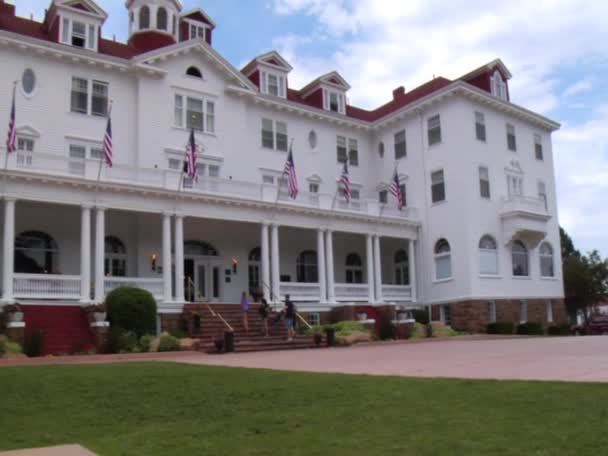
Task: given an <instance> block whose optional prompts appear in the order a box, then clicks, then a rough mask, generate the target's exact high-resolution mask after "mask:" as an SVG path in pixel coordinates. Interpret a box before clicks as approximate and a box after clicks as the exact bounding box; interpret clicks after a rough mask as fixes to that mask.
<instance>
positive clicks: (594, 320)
mask: <svg viewBox="0 0 608 456" xmlns="http://www.w3.org/2000/svg"><path fill="white" fill-rule="evenodd" d="M572 333H573V334H574V335H576V336H581V335H583V334H584V335H597V334H601V335H604V336H606V335H608V315H592V316H591V318H590V319H589V322H588V323H587V324H585V323H582V324H580V325H575V326H573V327H572Z"/></svg>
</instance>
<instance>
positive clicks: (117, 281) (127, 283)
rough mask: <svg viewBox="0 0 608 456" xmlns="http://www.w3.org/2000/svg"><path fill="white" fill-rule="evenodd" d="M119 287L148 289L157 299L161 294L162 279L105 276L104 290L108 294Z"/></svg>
mask: <svg viewBox="0 0 608 456" xmlns="http://www.w3.org/2000/svg"><path fill="white" fill-rule="evenodd" d="M120 287H135V288H143V289H144V290H148V291H149V292H150V294H152V296H154V297H155V298H157V299H160V298H162V296H163V279H153V278H146V277H106V278H105V279H104V290H105V293H106V294H108V293H110V292H111V291H112V290H115V289H116V288H120Z"/></svg>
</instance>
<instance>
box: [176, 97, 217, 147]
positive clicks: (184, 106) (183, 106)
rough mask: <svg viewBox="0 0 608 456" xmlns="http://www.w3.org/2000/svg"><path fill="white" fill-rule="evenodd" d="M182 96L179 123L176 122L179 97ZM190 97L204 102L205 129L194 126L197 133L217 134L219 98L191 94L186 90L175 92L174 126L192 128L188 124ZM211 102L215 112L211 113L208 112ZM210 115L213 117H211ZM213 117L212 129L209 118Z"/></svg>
mask: <svg viewBox="0 0 608 456" xmlns="http://www.w3.org/2000/svg"><path fill="white" fill-rule="evenodd" d="M178 97H181V100H182V101H181V118H180V123H179V124H177V123H176V122H175V120H176V114H177V98H178ZM188 98H190V99H193V100H196V101H200V102H201V103H202V109H203V110H202V112H201V118H202V123H203V129H202V130H200V129H198V128H194V130H195V131H196V132H197V133H201V134H206V135H211V136H215V135H216V132H217V109H216V108H217V99H216V97H211V96H209V95H199V94H191V93H187V92H185V91H179V90H177V91H174V93H173V127H174V128H179V129H182V130H190V128H191V127H189V126H188V122H187V119H186V113H187V112H188ZM209 103H211V105H212V106H213V113H211V114H209V112H208V108H209ZM209 115H210V116H211V117H209ZM210 118H211V119H213V122H212V123H213V128H212V129H211V130H210V129H209V123H210V122H209V119H210Z"/></svg>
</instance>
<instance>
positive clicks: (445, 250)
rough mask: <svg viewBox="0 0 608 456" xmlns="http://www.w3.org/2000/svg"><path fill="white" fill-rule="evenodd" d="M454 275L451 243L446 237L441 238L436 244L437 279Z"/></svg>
mask: <svg viewBox="0 0 608 456" xmlns="http://www.w3.org/2000/svg"><path fill="white" fill-rule="evenodd" d="M451 277H452V253H451V250H450V244H449V243H448V241H446V240H445V239H439V240H438V241H437V243H436V244H435V279H436V280H442V279H449V278H451Z"/></svg>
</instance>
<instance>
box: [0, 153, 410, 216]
mask: <svg viewBox="0 0 608 456" xmlns="http://www.w3.org/2000/svg"><path fill="white" fill-rule="evenodd" d="M16 155H17V158H13V156H11V157H9V160H8V170H16V171H20V172H28V173H34V174H42V175H49V174H50V175H56V176H65V177H69V178H76V179H84V180H87V181H89V182H90V181H96V180H97V177H98V173H99V170H100V167H99V164H100V163H99V160H98V159H89V158H86V159H85V158H75V157H66V156H58V155H52V154H43V153H38V152H36V153H23V152H19V153H18V154H16ZM3 160H4V153H2V154H0V162H1V161H3ZM100 181H101V182H102V183H114V184H123V185H141V186H142V187H148V188H149V187H152V188H158V189H164V190H168V191H177V190H180V191H181V192H183V193H188V194H191V193H198V194H211V195H216V196H222V197H226V198H238V199H242V200H251V201H260V200H261V201H264V202H267V203H274V202H276V201H278V202H280V203H281V204H283V205H284V204H289V205H293V206H302V207H307V208H310V207H313V208H319V209H323V210H328V211H339V212H354V213H360V214H366V215H370V216H375V217H390V218H401V219H407V220H413V221H417V220H418V211H417V210H416V208H411V207H408V208H404V209H403V210H401V211H398V210H397V208H396V207H393V205H391V204H388V205H382V204H380V203H378V201H377V200H375V199H368V200H364V199H362V200H352V201H351V202H350V203H346V202H345V201H343V200H341V199H338V200H337V201H336V200H334V195H333V194H329V193H309V192H305V191H300V192H299V193H298V196H297V198H296V199H293V200H292V199H291V198H289V196H288V195H287V192H286V191H285V190H283V189H282V190H281V191H280V192H279V194H278V195H277V187H276V185H274V184H258V183H254V182H244V181H236V180H234V179H224V178H221V177H201V178H199V180H198V182H196V183H192V182H188V180H187V179H184V180H183V181H182V178H181V172H180V171H179V170H173V169H156V168H154V169H152V168H140V167H134V166H128V165H121V164H114V166H113V167H112V168H109V167H107V166H105V165H104V166H102V167H101V174H100ZM180 186H181V187H182V188H181V189H180Z"/></svg>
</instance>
